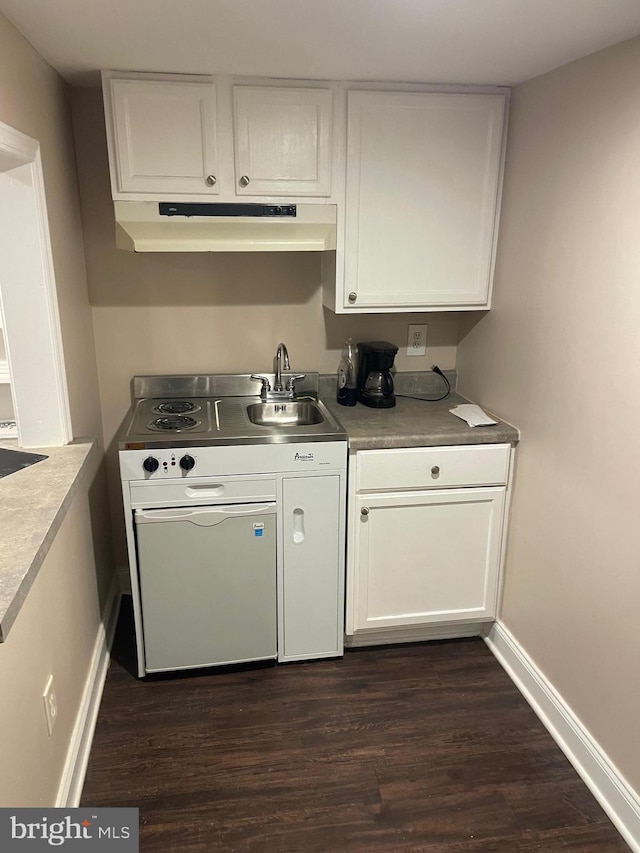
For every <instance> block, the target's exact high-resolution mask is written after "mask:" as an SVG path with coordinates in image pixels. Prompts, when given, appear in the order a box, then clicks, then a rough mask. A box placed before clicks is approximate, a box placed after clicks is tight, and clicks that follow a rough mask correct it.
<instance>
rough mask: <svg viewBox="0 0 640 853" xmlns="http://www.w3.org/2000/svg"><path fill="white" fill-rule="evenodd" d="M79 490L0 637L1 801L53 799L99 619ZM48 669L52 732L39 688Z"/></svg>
mask: <svg viewBox="0 0 640 853" xmlns="http://www.w3.org/2000/svg"><path fill="white" fill-rule="evenodd" d="M92 560H93V542H92V538H91V523H90V517H89V503H88V500H87V495H86V490H85V492H84V493H82V492H80V493H79V494H78V496H77V497H76V499H75V500H74V501H73V503H72V505H71V507H70V509H69V512H68V513H67V516H66V518H65V520H64V522H63V524H62V527H61V528H60V530H59V531H58V535H57V536H56V538H55V540H54V542H53V544H52V546H51V549H50V551H49V553H48V554H47V557H46V559H45V561H44V563H43V565H42V567H41V569H40V573H39V574H38V577H37V578H36V581H35V583H34V585H33V587H32V588H31V590H30V591H29V595H28V597H27V600H26V602H25V604H24V606H23V608H22V610H21V612H20V614H19V616H18V618H17V620H16V622H15V624H14V625H13V627H12V629H11V631H10V632H9V635H8V637H7V639H6V642H4V643H2V645H0V685H1V688H0V719H1V720H2V725H1V726H0V754H1V755H2V767H3V772H2V773H0V806H2V807H6V806H52V805H54V804H55V802H56V795H57V792H58V787H59V784H60V780H61V776H62V772H63V768H64V765H65V759H66V756H67V750H68V747H69V742H70V739H71V735H72V732H73V727H74V724H75V721H76V716H77V713H78V708H79V706H80V702H81V699H82V693H83V690H84V687H85V681H86V678H87V674H88V671H89V666H90V663H91V657H92V653H93V649H94V645H95V640H96V629H97V625H98V624H99V622H100V607H99V601H98V591H97V586H96V576H95V573H93V572H89V571H86V567H87V566H90V565H91V563H92ZM50 673H53V676H54V684H55V690H56V696H57V699H58V719H57V722H56V725H55V728H54V730H53V734H52V736H51V737H49V736H48V733H47V727H46V722H45V716H44V705H43V700H42V692H43V689H44V686H45V684H46V682H47V679H48V677H49V674H50Z"/></svg>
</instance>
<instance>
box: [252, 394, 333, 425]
mask: <svg viewBox="0 0 640 853" xmlns="http://www.w3.org/2000/svg"><path fill="white" fill-rule="evenodd" d="M247 415H248V416H249V420H250V421H251V423H252V424H256V426H280V427H288V426H312V425H313V424H321V423H323V421H324V417H323V415H322V412H321V411H320V409H319V408H318V406H317V405H316V404H315V403H312V402H308V401H306V400H283V401H282V402H281V403H252V404H251V405H250V406H247Z"/></svg>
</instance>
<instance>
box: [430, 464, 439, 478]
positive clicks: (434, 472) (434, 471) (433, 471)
mask: <svg viewBox="0 0 640 853" xmlns="http://www.w3.org/2000/svg"><path fill="white" fill-rule="evenodd" d="M431 476H432V477H439V476H440V466H439V465H434V466H433V468H432V469H431Z"/></svg>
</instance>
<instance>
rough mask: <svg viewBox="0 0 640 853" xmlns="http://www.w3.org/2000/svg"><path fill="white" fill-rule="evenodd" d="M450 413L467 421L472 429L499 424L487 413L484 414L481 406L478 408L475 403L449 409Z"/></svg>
mask: <svg viewBox="0 0 640 853" xmlns="http://www.w3.org/2000/svg"><path fill="white" fill-rule="evenodd" d="M449 411H450V412H451V414H452V415H455V416H456V417H457V418H461V419H462V420H463V421H466V422H467V423H468V424H469V426H470V427H477V426H492V425H493V424H497V423H498V421H494V420H493V418H490V417H489V415H488V414H487V413H486V412H483V411H482V409H481V408H480V406H476V405H475V403H465V404H464V405H461V406H454V407H453V409H449Z"/></svg>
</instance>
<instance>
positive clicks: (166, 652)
mask: <svg viewBox="0 0 640 853" xmlns="http://www.w3.org/2000/svg"><path fill="white" fill-rule="evenodd" d="M134 521H135V528H136V539H137V550H138V573H139V584H140V597H141V607H142V624H143V636H144V650H145V670H146V672H164V671H170V670H178V669H191V668H195V667H203V666H212V665H218V664H225V663H239V662H243V661H252V660H264V659H268V658H275V657H276V654H277V645H276V643H277V640H276V505H275V503H264V504H234V505H230V506H216V507H197V508H192V507H187V508H176V509H151V510H143V509H136V510H135V512H134Z"/></svg>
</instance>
